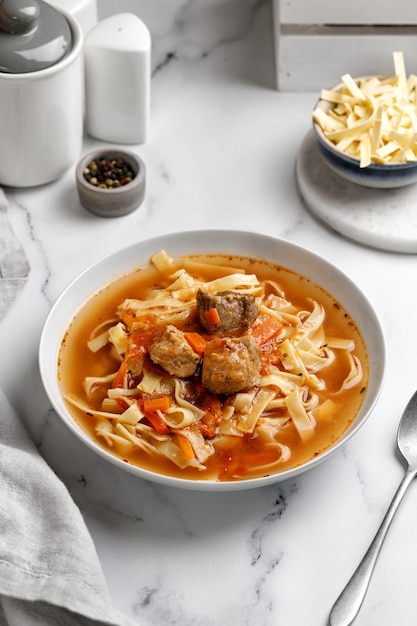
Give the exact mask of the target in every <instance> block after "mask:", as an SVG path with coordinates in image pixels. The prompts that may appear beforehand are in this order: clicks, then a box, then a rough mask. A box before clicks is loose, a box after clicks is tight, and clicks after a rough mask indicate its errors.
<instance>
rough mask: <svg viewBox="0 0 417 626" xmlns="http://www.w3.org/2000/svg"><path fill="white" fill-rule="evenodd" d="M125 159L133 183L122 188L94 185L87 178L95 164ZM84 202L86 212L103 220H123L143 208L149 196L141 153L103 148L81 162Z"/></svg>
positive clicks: (79, 185) (79, 171)
mask: <svg viewBox="0 0 417 626" xmlns="http://www.w3.org/2000/svg"><path fill="white" fill-rule="evenodd" d="M103 158H105V159H106V160H112V159H116V160H117V159H121V160H123V161H124V162H125V163H126V164H127V165H128V166H129V168H130V169H131V171H132V172H133V178H132V180H131V181H130V182H128V183H126V184H123V185H121V186H120V187H100V186H97V185H93V184H92V183H91V182H89V181H88V180H87V178H86V176H85V171H86V169H88V166H89V164H90V163H91V162H92V161H96V162H98V161H99V160H100V159H103ZM75 176H76V183H77V190H78V195H79V198H80V202H81V204H82V205H83V207H84V208H85V209H87V210H88V211H90V212H91V213H94V214H95V215H99V216H100V217H122V216H123V215H128V214H129V213H131V212H132V211H134V210H135V209H137V208H139V207H140V205H141V204H142V202H143V199H144V197H145V180H146V169H145V164H144V162H143V161H142V159H141V158H140V157H138V156H137V154H134V153H133V152H129V151H127V150H120V149H115V148H105V147H104V148H101V149H100V150H94V151H92V152H89V153H88V154H86V155H85V156H83V157H82V159H80V161H79V162H78V165H77V167H76V171H75Z"/></svg>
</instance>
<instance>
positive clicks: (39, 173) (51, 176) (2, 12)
mask: <svg viewBox="0 0 417 626" xmlns="http://www.w3.org/2000/svg"><path fill="white" fill-rule="evenodd" d="M82 47H83V33H82V30H81V27H80V26H79V24H78V22H77V21H76V20H75V19H74V18H73V17H72V16H71V15H70V14H64V13H63V12H59V11H57V10H56V9H55V8H54V7H52V6H51V5H49V4H47V3H46V2H43V1H42V0H1V2H0V185H8V186H14V187H30V186H34V185H42V184H44V183H48V182H51V181H53V180H55V179H56V178H58V177H59V176H61V175H62V174H63V173H64V172H65V171H66V170H67V169H68V168H69V167H70V166H71V165H73V164H74V163H75V162H76V161H77V159H78V157H79V154H80V152H81V148H82V140H83V83H84V68H83V59H82Z"/></svg>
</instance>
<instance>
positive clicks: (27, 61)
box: [0, 0, 72, 74]
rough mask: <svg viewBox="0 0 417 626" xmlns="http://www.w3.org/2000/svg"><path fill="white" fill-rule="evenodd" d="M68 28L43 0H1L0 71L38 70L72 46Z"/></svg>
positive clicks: (65, 22)
mask: <svg viewBox="0 0 417 626" xmlns="http://www.w3.org/2000/svg"><path fill="white" fill-rule="evenodd" d="M71 43H72V34H71V28H70V25H69V24H68V22H67V20H66V18H65V17H64V15H63V14H62V13H60V12H59V11H57V10H56V9H55V8H53V7H52V6H51V5H49V4H47V3H46V2H43V1H42V0H0V72H4V73H8V74H24V73H27V72H37V71H39V70H43V69H45V68H47V67H50V66H51V65H55V64H56V63H58V62H59V61H60V60H61V59H62V58H64V57H65V55H66V54H67V53H68V52H69V51H70V50H71Z"/></svg>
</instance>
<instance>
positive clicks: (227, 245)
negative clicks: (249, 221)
mask: <svg viewBox="0 0 417 626" xmlns="http://www.w3.org/2000/svg"><path fill="white" fill-rule="evenodd" d="M161 249H165V250H167V252H169V254H170V255H172V256H177V255H184V254H198V253H221V254H236V255H240V256H246V257H252V258H258V259H263V260H266V261H270V262H273V263H275V264H278V265H281V266H284V267H286V268H289V269H292V270H294V271H295V272H298V273H300V274H302V275H304V276H307V277H308V278H310V279H311V280H312V281H314V282H315V283H317V284H318V285H321V286H322V287H323V288H324V289H325V290H326V291H328V292H329V293H330V294H331V295H333V296H334V297H335V298H336V299H337V300H338V301H339V302H340V304H342V306H344V308H345V309H346V310H347V311H348V312H349V313H350V315H351V316H352V318H353V319H354V320H355V322H356V324H357V326H358V328H359V330H360V332H361V333H362V336H363V338H364V340H365V343H366V346H367V350H368V357H369V367H370V377H369V384H368V387H367V391H366V397H365V399H364V401H363V404H362V407H361V409H360V411H359V414H358V415H357V417H356V419H355V421H354V422H353V423H352V425H351V427H350V428H349V430H348V431H346V432H345V434H344V435H343V437H342V438H341V439H340V440H339V441H337V443H335V444H334V445H333V446H332V447H331V448H330V449H328V450H326V451H325V452H324V453H323V454H321V455H319V456H317V457H316V458H314V459H313V460H312V461H309V462H308V463H305V464H304V465H302V466H300V467H296V468H294V469H289V470H286V471H282V472H281V473H277V474H273V475H270V476H267V477H263V478H255V479H249V480H241V481H233V482H215V481H206V480H195V481H193V480H187V479H180V478H173V477H169V476H165V475H161V474H156V473H152V472H150V471H147V470H144V469H141V468H139V467H135V466H133V465H128V464H127V463H124V462H123V461H121V460H120V459H118V458H117V457H115V456H113V455H111V454H110V453H109V452H107V451H106V450H105V449H104V448H101V447H100V446H98V445H97V444H96V443H94V441H92V440H91V439H90V438H89V437H88V436H87V435H86V434H85V433H84V432H83V431H82V430H81V428H80V427H79V426H78V425H77V424H76V423H75V421H74V420H73V418H72V417H71V415H70V413H69V411H68V409H67V407H66V405H65V403H64V401H63V399H62V396H61V393H60V389H59V386H58V380H57V365H56V364H57V356H58V351H59V348H60V344H61V341H62V338H63V335H64V332H65V330H66V328H67V326H68V324H69V322H70V321H71V319H72V318H73V316H74V314H75V313H76V312H77V310H78V309H79V308H80V307H81V306H82V305H83V304H84V302H85V301H86V300H87V299H88V298H89V297H90V296H92V295H93V294H94V293H95V292H96V291H98V290H99V289H100V288H102V287H103V286H105V285H106V284H108V283H109V282H111V281H112V280H114V279H116V278H118V277H119V276H121V275H122V274H124V273H125V272H127V271H130V270H133V269H134V268H137V267H138V266H140V265H143V264H147V263H148V261H149V258H150V257H151V256H152V255H153V254H154V253H155V252H157V251H158V250H161ZM39 365H40V373H41V378H42V382H43V384H44V387H45V390H46V392H47V394H48V396H49V399H50V401H51V403H52V405H53V407H54V409H55V411H56V412H57V414H58V415H59V416H60V418H61V419H62V420H63V422H64V423H65V424H66V425H67V426H68V428H69V429H70V430H71V431H72V432H73V433H74V434H75V435H76V436H77V437H78V438H79V439H80V440H81V441H82V442H84V443H85V444H86V445H87V446H88V447H89V448H91V449H92V450H94V452H96V453H97V454H98V455H100V456H101V457H103V458H105V459H106V460H108V461H110V462H111V463H113V464H114V465H116V466H117V467H119V468H120V469H123V470H125V471H128V472H130V473H132V474H134V475H136V476H139V477H141V478H144V479H147V480H151V481H154V482H158V483H162V484H165V485H171V486H174V487H182V488H185V489H194V490H201V491H204V490H205V491H234V490H242V489H249V488H253V487H261V486H265V485H268V484H271V483H275V482H278V481H281V480H286V479H289V478H292V477H294V476H296V475H298V474H300V473H301V472H305V471H307V470H308V469H310V468H312V467H314V466H316V465H317V464H318V463H320V462H322V461H324V460H325V459H327V458H328V457H329V456H330V455H331V454H333V453H334V452H335V451H336V450H337V449H339V448H340V447H341V446H342V445H344V444H345V443H346V442H347V440H348V439H350V438H351V437H352V436H353V435H354V434H355V433H356V432H357V430H358V429H359V428H360V427H361V426H362V425H363V423H364V422H365V420H366V419H367V418H368V416H369V414H370V413H371V411H372V409H373V407H374V405H375V403H376V401H377V398H378V396H379V393H380V390H381V385H382V381H383V373H384V366H385V345H384V338H383V334H382V331H381V327H380V324H379V321H378V318H377V316H376V314H375V312H374V310H373V308H372V307H371V305H370V303H369V302H368V300H367V299H366V297H365V296H364V295H363V293H362V292H361V291H360V290H359V289H358V287H357V286H356V285H355V284H354V283H353V282H352V281H351V280H350V279H349V278H348V277H347V276H346V275H345V274H343V273H342V272H341V271H340V270H339V269H337V268H336V267H335V266H334V265H332V264H331V263H329V262H328V261H326V260H325V259H324V258H322V257H320V256H318V255H316V254H314V253H313V252H310V251H308V250H307V249H305V248H303V247H300V246H298V245H295V244H293V243H290V242H289V241H285V240H282V239H276V238H274V237H269V236H265V235H260V234H255V233H248V232H239V231H226V230H223V231H222V230H217V231H216V230H213V231H192V232H183V233H173V234H169V235H162V236H160V237H156V238H154V239H150V240H147V241H143V242H138V243H136V244H134V245H132V246H130V247H128V248H125V249H122V250H120V251H118V252H116V253H114V254H112V255H111V256H109V257H106V258H104V259H102V260H101V261H98V262H97V263H95V264H94V265H92V266H91V267H89V268H88V269H87V270H85V271H84V272H83V273H82V274H81V275H80V276H79V277H78V278H76V279H75V280H74V281H73V282H72V283H71V284H70V285H69V286H68V287H67V289H66V290H65V291H64V292H63V293H62V295H61V296H60V297H59V298H58V300H57V302H56V303H55V305H54V306H53V308H52V310H51V312H50V314H49V316H48V319H47V321H46V323H45V327H44V329H43V333H42V337H41V341H40V349H39Z"/></svg>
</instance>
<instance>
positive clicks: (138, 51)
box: [85, 13, 151, 144]
mask: <svg viewBox="0 0 417 626" xmlns="http://www.w3.org/2000/svg"><path fill="white" fill-rule="evenodd" d="M150 55H151V35H150V32H149V30H148V28H147V26H146V24H144V22H143V21H142V20H141V19H140V18H139V17H138V16H137V15H134V14H133V13H120V14H118V15H112V16H110V17H108V18H107V19H105V20H102V21H101V22H99V23H98V24H97V26H95V27H94V28H93V29H92V30H91V31H90V32H89V33H88V36H87V37H86V39H85V72H86V130H87V133H88V134H89V135H91V136H92V137H95V138H96V139H101V140H102V141H111V142H113V143H126V144H140V143H144V142H146V140H147V137H148V128H149V116H150V90H151V86H150V79H151V62H150Z"/></svg>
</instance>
